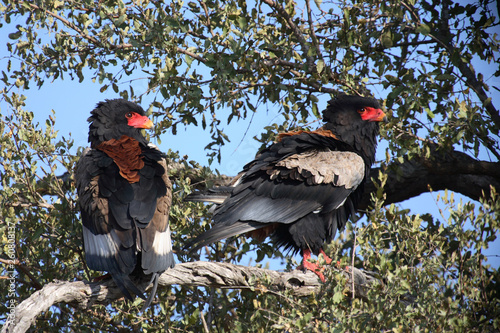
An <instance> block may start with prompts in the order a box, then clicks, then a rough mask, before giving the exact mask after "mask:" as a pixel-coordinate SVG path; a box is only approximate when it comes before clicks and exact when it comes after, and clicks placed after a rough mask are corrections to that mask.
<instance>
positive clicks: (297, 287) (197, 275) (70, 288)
mask: <svg viewBox="0 0 500 333" xmlns="http://www.w3.org/2000/svg"><path fill="white" fill-rule="evenodd" d="M327 269H332V270H337V269H336V268H334V267H327ZM338 271H340V270H338ZM341 272H342V273H343V275H344V276H345V278H346V279H345V280H346V284H345V287H346V289H347V290H349V292H347V293H346V294H347V295H351V294H353V295H355V297H365V295H366V290H367V288H369V287H370V285H372V284H373V283H374V282H376V281H378V280H377V279H376V278H375V277H374V276H373V275H372V274H371V273H370V272H367V271H363V270H359V269H357V268H354V270H352V271H351V269H350V267H347V268H346V269H345V270H342V271H341ZM264 276H265V277H266V279H267V280H268V281H271V285H269V286H266V289H265V290H259V292H265V291H268V290H269V291H273V292H280V291H284V290H288V291H291V292H292V293H293V294H294V295H297V296H308V295H311V294H314V293H318V292H320V290H321V288H322V286H326V285H324V284H322V283H321V282H320V280H319V279H318V276H317V275H315V274H314V273H313V272H311V271H307V272H305V273H304V272H303V271H298V270H296V271H292V272H276V271H272V270H268V269H263V268H256V267H246V266H239V265H232V264H227V263H213V262H203V261H197V262H190V263H182V264H178V265H176V266H175V267H174V268H173V269H169V270H167V271H166V272H164V273H163V274H162V275H161V277H160V280H159V285H160V288H162V287H163V288H165V287H168V286H171V285H182V286H197V287H217V288H234V289H250V288H255V289H258V288H261V287H262V283H259V278H262V277H264ZM353 279H354V283H353ZM353 286H354V292H353V291H352V287H353ZM141 287H142V288H144V289H147V286H146V285H144V284H143V285H142V286H141ZM122 297H123V296H122V294H121V292H120V290H119V289H118V288H117V287H116V285H115V284H114V282H113V281H112V280H108V281H100V282H88V281H75V282H65V281H55V282H52V283H49V284H47V285H45V286H44V287H43V288H42V289H41V290H38V291H36V292H35V293H33V294H32V295H31V296H30V297H29V298H27V299H25V300H24V301H23V302H21V303H20V304H19V305H18V306H17V307H16V309H15V317H14V319H13V320H9V321H7V323H6V324H5V326H4V327H3V328H2V331H1V332H2V333H6V332H12V333H21V332H26V331H27V330H28V329H29V328H30V326H31V325H33V324H34V323H35V320H36V318H37V317H38V316H39V315H40V314H42V313H43V312H45V311H47V310H48V309H49V308H50V307H51V306H52V305H55V304H58V303H68V304H71V305H72V306H74V307H78V308H83V309H86V308H90V307H91V306H92V305H94V304H105V305H106V304H109V303H110V302H111V301H114V300H117V299H119V298H122Z"/></svg>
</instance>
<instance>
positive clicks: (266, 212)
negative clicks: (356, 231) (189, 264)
mask: <svg viewBox="0 0 500 333" xmlns="http://www.w3.org/2000/svg"><path fill="white" fill-rule="evenodd" d="M385 119H386V116H385V114H384V112H383V111H382V110H381V108H380V105H379V103H378V102H377V100H375V99H373V98H367V97H358V96H348V95H343V96H339V97H338V98H336V99H334V100H331V101H330V102H329V103H328V107H327V108H326V110H325V111H324V112H323V120H324V121H325V124H324V126H323V127H322V128H320V129H318V130H315V131H297V132H289V133H283V134H280V135H279V141H278V142H276V143H274V144H272V145H271V146H269V147H268V148H266V149H264V150H262V151H260V152H259V153H258V154H257V156H256V157H255V159H254V160H253V161H251V162H250V163H248V164H246V165H245V166H244V168H243V171H242V172H240V173H239V174H238V175H237V176H236V177H235V179H234V180H233V182H232V184H230V186H223V187H215V188H211V189H209V190H208V191H207V192H205V193H193V194H190V195H189V196H187V197H186V200H187V201H207V202H213V203H215V204H217V207H216V209H215V212H214V215H213V221H214V225H213V227H212V228H211V229H210V230H208V231H206V232H205V233H203V234H201V235H200V236H198V237H197V238H196V239H194V240H193V241H191V242H190V243H188V244H187V245H186V247H192V248H191V251H195V250H197V249H199V248H201V247H203V246H205V245H208V244H210V243H212V242H215V241H218V240H220V239H223V238H227V237H231V236H235V235H239V234H246V235H248V236H252V237H255V238H257V239H259V240H264V239H265V238H266V237H267V236H270V237H271V239H272V240H273V241H274V243H275V244H276V245H277V246H282V247H284V248H285V250H291V251H292V252H293V253H297V252H299V251H301V252H302V255H303V268H304V269H310V270H312V271H314V272H315V273H316V274H317V275H318V276H319V277H320V278H321V280H322V281H324V280H325V278H324V276H323V274H322V273H321V272H320V270H319V267H318V265H317V264H313V263H310V262H308V259H309V258H310V257H311V253H314V254H316V255H318V254H319V253H322V254H323V256H324V257H325V261H326V262H327V263H328V264H329V263H330V262H331V259H330V258H328V256H327V255H326V254H325V253H324V251H323V245H324V244H325V243H329V242H331V241H332V240H333V238H334V237H335V234H336V232H337V230H342V229H343V228H344V226H345V224H346V222H347V220H348V219H349V217H350V216H351V215H352V214H354V213H355V211H356V207H357V205H358V202H359V201H360V199H361V195H362V192H363V185H364V183H365V181H366V178H367V177H368V175H369V172H370V167H371V165H372V164H373V162H374V160H375V149H376V145H377V142H376V140H377V135H378V133H379V125H378V123H379V122H380V121H382V120H385Z"/></svg>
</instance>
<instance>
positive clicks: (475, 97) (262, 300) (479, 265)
mask: <svg viewBox="0 0 500 333" xmlns="http://www.w3.org/2000/svg"><path fill="white" fill-rule="evenodd" d="M495 5H497V4H496V3H495V2H494V1H491V0H477V1H471V2H469V3H467V4H464V3H463V2H461V1H452V0H445V1H431V0H405V1H394V0H392V1H379V0H368V1H355V0H345V1H335V0H333V1H320V0H317V1H314V2H311V1H309V0H305V1H295V2H294V1H281V0H280V1H277V0H258V1H255V2H253V1H248V2H246V1H244V0H238V1H236V0H228V1H217V0H214V1H211V0H209V1H204V0H197V1H189V2H183V1H148V0H133V1H119V0H110V1H83V0H78V1H35V2H31V1H18V0H3V1H2V2H1V5H0V13H1V14H0V15H1V21H0V24H1V26H2V30H7V28H8V29H9V30H10V31H11V32H10V33H9V35H8V36H5V37H8V39H7V38H4V40H5V43H6V45H7V49H8V52H9V53H8V54H7V55H5V56H4V57H3V58H2V59H1V61H2V76H1V80H2V82H3V83H4V87H3V88H2V96H1V99H2V100H1V103H2V111H1V112H2V113H1V122H0V133H1V139H0V143H1V146H2V149H1V151H0V172H1V188H0V202H1V205H0V206H1V207H0V220H1V222H0V231H1V235H2V243H3V244H4V246H3V247H2V249H1V251H0V260H1V262H2V263H3V264H4V267H3V271H2V273H1V277H2V279H3V280H4V281H6V282H5V285H6V288H5V290H7V291H8V292H7V293H6V295H5V296H4V301H3V302H2V313H4V315H2V317H1V318H0V321H2V322H6V321H7V320H8V318H11V319H12V318H13V317H8V316H9V315H10V314H11V313H12V312H11V311H10V309H11V308H12V307H10V305H11V304H14V305H19V303H20V302H21V301H23V300H25V299H27V298H28V297H30V295H33V294H34V293H35V292H36V291H37V290H43V287H44V286H46V285H48V284H49V283H50V282H54V281H56V280H59V281H75V280H87V281H90V280H92V279H93V277H95V276H96V275H97V273H96V272H92V271H89V269H88V268H87V267H86V265H85V261H84V254H83V247H82V236H81V222H80V220H79V214H78V207H77V203H76V194H75V188H74V184H73V182H72V173H73V168H74V164H75V162H76V160H77V159H78V154H79V153H80V152H81V150H82V149H81V148H78V153H77V154H76V155H75V154H74V152H75V151H77V150H76V148H77V147H74V142H73V141H72V139H71V137H65V136H60V135H59V134H58V130H59V128H58V126H57V121H56V119H57V117H56V116H57V115H52V116H50V117H49V118H48V119H47V120H46V122H45V123H44V124H42V125H40V124H38V123H37V122H35V121H34V120H33V118H34V113H33V112H36V105H32V104H30V100H29V99H27V98H26V96H25V94H24V92H25V91H27V90H29V89H37V88H40V87H42V86H47V85H49V84H50V83H51V82H54V81H69V80H75V81H78V82H80V83H81V84H90V83H94V84H98V85H99V86H100V87H101V88H100V90H101V92H105V91H110V90H112V91H114V93H116V96H117V97H119V96H121V97H123V98H126V99H129V100H133V101H136V102H139V103H141V104H142V106H143V107H144V108H145V109H147V108H148V107H149V110H150V111H151V113H152V115H153V117H154V119H155V123H156V124H157V126H156V130H155V132H154V133H153V134H152V135H153V136H154V137H159V138H164V137H166V136H170V135H174V136H175V135H176V133H177V131H178V130H179V129H180V128H183V127H198V128H199V131H207V132H208V133H209V134H210V138H211V140H210V141H209V142H207V143H200V144H201V145H204V146H205V150H206V151H207V154H208V155H209V157H210V158H211V160H219V161H220V160H223V159H224V158H225V156H224V155H223V154H222V153H221V147H222V146H223V145H224V144H226V143H227V142H228V140H230V137H229V136H228V133H227V131H226V130H225V128H228V127H230V126H231V124H234V123H235V122H236V121H238V122H251V121H252V119H253V118H254V117H258V116H260V115H261V114H262V113H263V112H266V110H269V109H272V110H273V112H275V113H276V114H279V115H280V117H278V118H275V122H274V123H272V124H269V126H266V127H265V128H262V131H261V133H259V135H257V136H255V140H256V141H257V142H259V144H260V145H262V146H265V145H268V144H269V143H270V142H272V141H273V140H274V139H275V137H276V136H277V134H278V133H279V132H282V131H286V130H296V129H301V128H303V129H314V128H315V126H316V127H317V122H315V121H316V120H318V118H320V117H321V105H322V104H321V101H324V100H325V98H326V99H328V98H331V97H333V96H335V95H338V94H340V93H348V94H360V95H366V96H374V97H376V98H378V99H379V100H380V101H381V102H382V103H383V105H384V108H385V109H386V111H387V113H388V114H389V115H390V122H389V124H387V125H385V126H383V127H382V130H381V136H382V141H384V142H387V146H386V147H387V148H386V151H385V156H386V157H385V159H383V160H381V161H378V163H377V165H376V166H375V167H374V168H373V170H372V179H371V180H370V182H369V184H368V186H367V189H366V193H365V196H364V198H363V202H362V204H361V210H360V213H359V215H358V216H357V218H356V219H359V220H358V221H357V223H355V224H349V225H348V227H347V231H346V232H344V233H342V234H341V235H339V236H338V237H337V239H336V240H335V241H334V242H333V243H332V244H331V245H330V246H329V247H328V251H329V253H331V254H332V255H333V256H334V257H335V258H337V260H338V261H339V267H345V266H355V267H358V268H361V269H363V270H365V271H366V272H370V274H371V275H372V276H374V277H375V279H376V282H373V284H370V286H369V287H367V288H366V290H365V291H364V293H363V294H362V295H361V296H359V295H355V293H354V292H353V291H352V290H351V288H350V287H349V285H346V284H345V283H344V282H345V279H346V276H345V275H344V274H343V273H342V272H341V270H342V269H340V270H331V271H328V272H327V280H328V281H327V283H326V284H324V285H322V286H321V287H320V288H318V289H315V291H314V293H313V294H308V295H296V294H293V292H292V291H291V290H290V289H288V288H283V286H280V287H278V286H276V284H275V283H273V280H272V279H271V278H269V277H268V278H266V276H265V274H264V276H260V275H259V277H252V276H247V278H248V281H249V283H248V285H247V286H244V287H242V288H238V287H237V286H235V285H231V286H230V287H231V288H225V287H224V284H223V283H222V284H221V283H217V282H214V283H213V284H212V285H210V284H209V286H208V287H207V286H205V287H197V286H196V283H194V286H193V285H192V286H185V285H172V286H166V285H162V287H161V288H160V290H159V292H158V302H157V303H155V305H154V306H153V307H152V308H151V309H150V310H147V311H146V312H144V313H138V309H139V307H140V300H137V302H134V303H133V304H131V303H127V302H125V301H124V300H123V299H118V300H116V298H115V299H114V300H113V301H111V300H108V301H102V300H101V301H99V302H98V304H92V303H85V304H84V303H82V302H78V301H76V300H75V301H72V302H69V303H65V302H61V303H55V304H53V305H52V306H51V307H50V308H49V310H47V311H45V312H44V313H43V314H42V315H41V316H39V317H38V318H37V319H36V321H35V322H34V323H33V324H32V325H33V326H32V327H36V330H37V331H38V330H39V331H60V330H64V331H70V330H74V331H96V330H102V331H129V330H133V331H140V330H144V331H158V330H159V329H169V330H170V331H186V332H187V331H205V332H208V331H220V332H227V331H230V332H238V331H244V332H254V331H255V332H264V331H280V332H281V331H290V332H300V331H315V332H323V331H339V332H344V331H369V330H378V331H380V330H383V331H391V330H392V331H407V330H418V331H498V330H500V320H499V318H500V287H499V279H500V276H499V273H498V267H492V266H491V265H489V263H488V261H487V259H488V258H487V257H486V256H485V254H484V251H485V250H486V249H488V247H490V246H492V245H493V244H494V242H495V240H496V235H497V233H498V230H499V228H500V200H499V197H498V194H497V192H498V190H499V189H500V162H499V160H500V144H499V141H500V140H499V132H500V114H499V111H498V98H500V97H499V96H500V95H499V92H500V87H498V86H495V83H497V85H498V80H499V79H498V77H499V76H500V60H499V52H498V51H499V44H500V42H499V39H498V38H499V37H498V34H497V33H496V32H498V31H499V25H500V20H499V16H500V15H499V10H500V9H499V8H495ZM497 6H498V5H497ZM139 80H141V82H143V81H145V82H147V89H145V91H141V92H138V91H137V89H134V87H136V85H137V82H138V81H139ZM88 98H92V99H95V102H96V103H97V102H98V101H100V100H101V99H102V98H101V97H100V96H99V95H97V96H88ZM89 111H90V110H89ZM82 126H85V127H86V125H85V124H82ZM166 148H167V149H168V147H166ZM168 155H169V158H170V161H171V163H170V164H169V165H170V169H171V170H170V172H171V175H170V176H171V178H172V180H173V182H174V187H175V194H174V199H173V200H174V201H173V206H172V212H171V216H170V220H171V225H172V228H173V241H174V248H175V250H176V254H177V260H178V262H188V261H193V260H198V259H200V258H199V255H188V254H186V253H184V252H183V251H182V250H181V248H182V246H183V244H184V243H185V242H186V240H188V239H190V237H192V236H193V235H197V234H199V233H200V232H201V231H202V230H205V229H206V228H209V225H210V213H209V211H208V209H207V208H206V207H205V206H203V205H201V204H194V203H185V202H183V201H182V198H183V196H184V195H185V194H186V193H189V192H190V191H192V190H193V188H203V187H204V186H206V185H211V184H214V183H215V184H218V183H224V182H227V180H228V176H229V177H230V176H234V175H223V176H221V175H219V174H217V173H213V172H212V171H210V170H209V168H208V166H202V165H200V164H199V163H196V161H190V160H189V158H188V157H186V156H183V153H182V151H179V152H175V151H170V152H169V154H168ZM249 158H250V157H249ZM436 190H446V191H444V192H440V193H439V194H437V195H436V197H435V201H436V202H437V203H438V205H439V206H440V207H441V210H442V213H441V214H439V215H430V214H425V215H418V214H415V213H413V212H412V211H411V210H410V209H408V207H407V206H406V201H405V200H406V199H410V198H414V197H416V196H418V195H419V194H421V193H424V192H433V191H436ZM433 193H434V192H433ZM454 193H460V194H462V195H464V196H465V197H466V198H467V200H462V199H460V200H456V199H455V195H454ZM429 204H434V203H429ZM210 250H211V251H210V253H209V254H207V256H206V257H205V256H203V257H202V259H203V260H210V261H217V262H225V263H230V264H234V263H241V262H242V260H243V258H248V255H250V256H251V257H252V258H253V260H255V261H256V263H257V265H262V264H263V263H265V262H266V260H267V259H268V258H283V260H284V261H286V264H283V267H282V268H283V269H284V268H287V269H291V268H293V267H294V266H295V264H294V263H293V262H292V259H289V258H288V257H287V256H286V253H281V252H280V251H279V249H276V248H274V247H273V246H272V245H271V244H269V243H267V242H264V243H262V244H258V243H255V242H254V241H251V240H249V239H245V238H238V239H232V240H228V241H227V242H220V243H217V244H214V245H213V246H211V247H210ZM209 276H210V275H209ZM12 277H15V280H13V279H12ZM213 281H215V278H214V280H213ZM200 285H203V284H200ZM352 285H353V286H354V282H352ZM3 289H4V288H3ZM353 296H354V297H353ZM34 308H35V309H36V304H35V305H34ZM34 311H35V310H34ZM18 319H19V318H18ZM5 330H7V328H5Z"/></svg>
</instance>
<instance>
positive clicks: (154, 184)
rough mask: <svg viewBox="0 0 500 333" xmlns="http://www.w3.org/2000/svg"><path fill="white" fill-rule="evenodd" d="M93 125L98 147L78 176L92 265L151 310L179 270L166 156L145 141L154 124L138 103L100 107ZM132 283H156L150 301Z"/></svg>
mask: <svg viewBox="0 0 500 333" xmlns="http://www.w3.org/2000/svg"><path fill="white" fill-rule="evenodd" d="M88 121H89V122H90V126H89V142H90V148H87V149H86V150H85V151H84V153H83V154H82V157H81V158H80V160H79V161H78V164H77V166H76V172H75V179H76V186H77V190H78V196H79V203H80V210H81V217H82V222H83V240H84V245H85V258H86V261H87V265H88V267H89V268H91V269H93V270H96V271H106V272H108V273H109V274H110V275H111V277H112V278H113V280H114V281H115V283H116V284H117V286H118V287H119V288H120V290H121V291H122V293H123V294H124V295H125V297H127V298H128V299H129V300H133V296H132V294H135V295H138V296H139V297H141V298H143V299H145V300H146V302H145V304H144V306H143V310H144V309H145V308H146V307H148V306H149V305H150V304H151V302H152V300H153V298H154V295H155V293H156V289H157V286H158V277H159V275H160V274H161V273H162V272H163V271H165V270H166V269H168V268H170V267H173V266H174V257H173V254H172V242H171V239H170V227H169V222H168V216H169V211H170V205H171V201H172V192H171V188H172V185H171V183H170V180H169V178H168V175H167V164H166V160H165V155H164V154H163V153H161V152H160V151H159V150H158V149H157V148H156V147H155V146H154V145H152V144H149V143H148V140H147V139H146V138H145V137H144V136H143V134H142V132H141V130H142V129H149V128H151V127H152V126H153V123H152V122H151V120H149V119H148V118H147V117H146V116H145V112H144V110H143V109H142V108H141V107H140V106H138V105H137V104H134V103H131V102H128V101H126V100H123V99H115V100H107V101H105V102H100V103H99V104H97V107H96V108H95V109H94V110H93V111H92V112H91V116H90V118H89V119H88ZM131 277H136V278H137V279H138V281H142V279H141V278H144V279H151V282H153V289H152V291H151V293H150V295H149V297H148V298H147V299H146V297H145V296H144V291H143V290H141V289H139V288H138V287H137V286H136V284H135V283H134V282H133V281H132V279H131Z"/></svg>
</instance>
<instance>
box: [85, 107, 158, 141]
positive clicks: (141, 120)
mask: <svg viewBox="0 0 500 333" xmlns="http://www.w3.org/2000/svg"><path fill="white" fill-rule="evenodd" d="M88 122H90V126H89V142H90V144H91V147H92V148H96V147H97V146H98V145H99V144H100V143H102V142H104V141H108V140H111V139H116V140H118V139H119V138H120V137H122V136H123V135H126V136H129V137H131V138H134V139H135V140H137V141H139V143H141V144H143V145H147V140H146V138H145V137H144V136H143V135H142V133H141V129H147V128H151V127H152V126H153V123H152V122H151V121H150V120H149V119H148V118H147V117H146V112H144V110H143V109H142V107H140V106H139V105H137V104H135V103H132V102H129V101H126V100H124V99H111V100H106V101H105V102H99V103H98V104H97V106H96V108H95V109H94V110H92V112H91V116H90V117H89V118H88Z"/></svg>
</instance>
